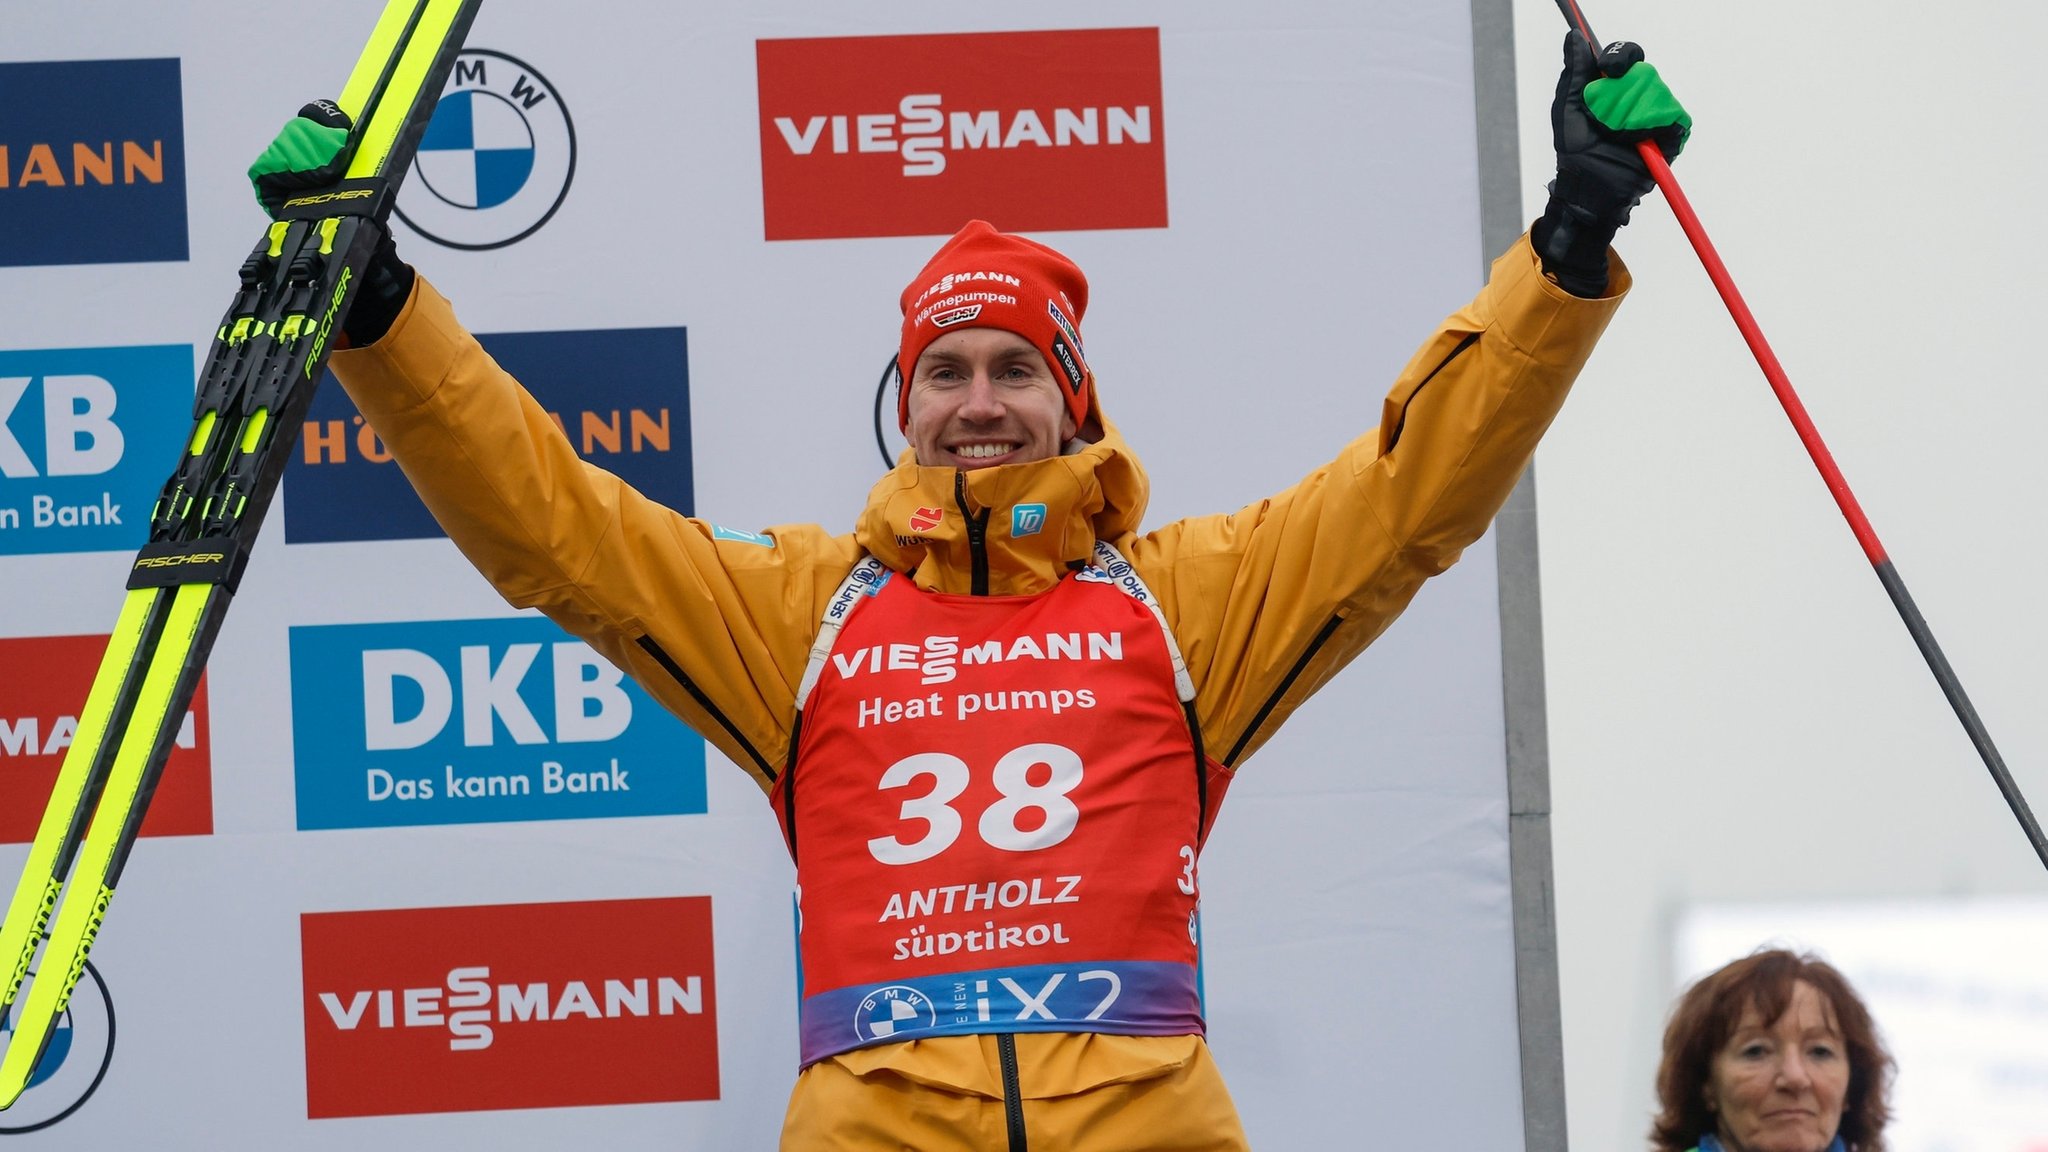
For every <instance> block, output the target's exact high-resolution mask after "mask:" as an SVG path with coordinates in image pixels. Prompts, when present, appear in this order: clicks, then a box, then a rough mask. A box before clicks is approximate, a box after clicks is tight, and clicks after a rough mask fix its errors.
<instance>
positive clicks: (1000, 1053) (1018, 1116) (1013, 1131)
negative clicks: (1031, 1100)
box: [996, 1032, 1031, 1152]
mask: <svg viewBox="0 0 2048 1152" xmlns="http://www.w3.org/2000/svg"><path fill="white" fill-rule="evenodd" d="M996 1056H997V1058H998V1059H1000V1060H1001V1061H1002V1064H1003V1118H1004V1119H1005V1120H1006V1121H1008V1123H1009V1127H1010V1152H1030V1148H1031V1143H1030V1139H1029V1137H1027V1136H1025V1134H1024V1099H1023V1089H1022V1088H1020V1087H1018V1084H1017V1038H1016V1037H1015V1036H1013V1035H1011V1034H1010V1033H1008V1032H1002V1033H998V1034H997V1036H996Z"/></svg>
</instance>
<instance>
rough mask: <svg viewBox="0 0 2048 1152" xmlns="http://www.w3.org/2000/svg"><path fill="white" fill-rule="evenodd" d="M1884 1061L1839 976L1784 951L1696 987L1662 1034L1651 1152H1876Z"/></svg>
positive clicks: (1887, 1078) (1747, 961) (1746, 960)
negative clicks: (1661, 1052) (1661, 1054)
mask: <svg viewBox="0 0 2048 1152" xmlns="http://www.w3.org/2000/svg"><path fill="white" fill-rule="evenodd" d="M1892 1067H1893V1065H1892V1058H1891V1054H1890V1053H1888V1052H1886V1051H1885V1049H1884V1045H1883V1043H1882V1042H1880V1041H1879V1040H1878V1037H1877V1029H1876V1027H1875V1026H1874V1025H1873V1024H1872V1023H1871V1020H1870V1012H1869V1010H1868V1009H1866V1008H1865V1007H1864V1006H1863V1001H1862V1000H1861V999H1859V998H1858V997H1857V995H1856V992H1855V990H1854V989H1852V988H1850V987H1849V982H1848V981H1847V980H1844V979H1843V978H1842V974H1841V973H1840V972H1837V971H1835V969H1834V968H1833V967H1832V966H1830V965H1829V964H1827V963H1826V962H1825V961H1823V960H1820V959H1819V958H1817V957H1815V956H1812V955H1810V954H1805V953H1793V952H1788V951H1785V950H1783V949H1769V950H1762V951H1758V952H1755V953H1753V954H1751V955H1749V956H1745V957H1743V958H1742V959H1740V960H1737V961H1734V962H1733V963H1730V964H1727V965H1725V966H1723V967H1722V968H1720V969H1719V970H1717V971H1715V972H1713V973H1711V974H1709V975H1707V976H1706V977H1704V978H1702V979H1701V980H1700V981H1699V983H1697V984H1694V985H1693V986H1692V987H1691V988H1690V989H1688V990H1687V991H1686V993H1685V996H1684V997H1683V998H1681V999H1680V1000H1679V1002H1678V1007H1677V1009H1676V1010H1674V1011H1673V1012H1672V1014H1671V1023H1670V1025H1669V1026H1667V1027H1666V1028H1665V1029H1664V1060H1663V1063H1662V1064H1661V1065H1659V1067H1658V1069H1657V1102H1658V1105H1659V1107H1660V1108H1661V1111H1660V1112H1659V1113H1658V1115H1657V1120H1656V1123H1655V1124H1653V1125H1652V1126H1651V1128H1650V1146H1651V1147H1652V1148H1653V1149H1655V1150H1656V1152H1688V1150H1696V1152H1884V1147H1885V1145H1884V1125H1885V1121H1886V1120H1887V1119H1889V1118H1890V1109H1889V1108H1888V1107H1887V1105H1886V1103H1885V1096H1886V1092H1887V1090H1888V1089H1889V1087H1890V1084H1891V1075H1892Z"/></svg>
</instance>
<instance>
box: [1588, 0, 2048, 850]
mask: <svg viewBox="0 0 2048 1152" xmlns="http://www.w3.org/2000/svg"><path fill="white" fill-rule="evenodd" d="M1557 7H1558V10H1559V11H1561V12H1563V13H1564V18H1565V19H1566V20H1567V21H1569V22H1570V23H1571V25H1572V27H1574V28H1576V29H1578V31H1579V35H1581V36H1583V37H1585V38H1586V45H1587V47H1589V48H1590V49H1592V51H1593V53H1594V55H1595V57H1597V56H1598V55H1599V52H1600V41H1599V40H1598V39H1597V38H1595V37H1594V35H1593V27H1592V25H1591V24H1589V23H1587V21H1586V14H1585V13H1584V12H1583V11H1581V10H1580V9H1579V5H1578V3H1577V0H1557ZM1636 147H1637V149H1638V150H1639V151H1640V152H1641V153H1642V156H1643V163H1644V164H1646V165H1647V166H1648V167H1649V169H1650V175H1651V176H1652V177H1654V178H1655V179H1656V181H1657V187H1658V188H1659V189H1662V190H1663V193H1664V200H1665V203H1667V204H1669V205H1670V206H1671V213H1672V215H1674V216H1676V217H1678V224H1679V226H1680V227H1681V228H1684V229H1685V238H1686V239H1687V240H1690V241H1692V247H1693V251H1695V252H1697V253H1699V257H1700V263H1701V264H1702V265H1704V266H1705V267H1706V270H1707V277H1708V279H1711V280H1712V281H1713V282H1714V288H1715V290H1716V291H1718V292H1720V294H1721V302H1722V303H1723V304H1726V305H1727V306H1728V314H1729V315H1730V316H1732V317H1734V319H1735V327H1736V328H1737V329H1739V330H1740V331H1741V332H1742V339H1743V341H1744V342H1745V343H1747V344H1748V345H1749V350H1750V352H1751V354H1753V355H1754V356H1755V357H1756V362H1757V366H1758V367H1760V368H1762V369H1763V373H1764V379H1766V380H1768V381H1770V385H1771V391H1772V392H1774V393H1776V394H1777V397H1778V403H1779V404H1780V405H1781V406H1783V407H1784V409H1785V415H1786V416H1788V417H1790V418H1791V420H1792V427H1793V429H1794V430H1796V431H1797V432H1798V433H1799V442H1800V443H1801V444H1804V445H1805V446H1806V454H1807V455H1808V456H1811V457H1812V458H1813V464H1814V467H1816V468H1818V469H1820V474H1821V478H1822V479H1823V480H1825V481H1826V482H1827V486H1828V491H1829V492H1830V493H1832V494H1833V495H1834V498H1835V504H1836V505H1837V506H1839V507H1840V508H1841V510H1842V515H1843V517H1844V518H1846V519H1847V520H1848V521H1849V530H1850V531H1851V532H1854V533H1855V534H1856V542H1857V543H1858V544H1860V545H1861V546H1862V548H1863V554H1864V555H1865V556H1867V557H1869V559H1870V565H1871V567H1872V568H1874V569H1875V570H1876V571H1877V578H1878V581H1879V582H1880V583H1882V584H1883V585H1884V590H1885V593H1886V594H1887V595H1889V596H1890V597H1891V598H1892V606H1893V607H1895V608H1897V609H1898V612H1899V618H1900V619H1901V620H1903V621H1904V622H1905V625H1906V631H1908V632H1910V633H1912V635H1913V643H1914V644H1916V645H1918V646H1919V648H1920V655H1921V656H1922V657H1924V658H1925V659H1926V661H1927V667H1928V668H1929V669H1930V670H1932V671H1933V673H1934V679H1935V680H1936V681H1937V682H1939V683H1940V685H1941V691H1942V694H1943V695H1945V696H1947V697H1948V702H1949V706H1950V707H1952V708H1954V709H1955V712H1956V719H1958V720H1960V721H1962V724H1963V731H1965V732H1967V733H1969V736H1970V743H1972V744H1974V745H1976V746H1977V754H1978V755H1979V756H1981V757H1983V758H1984V767H1986V768H1987V769H1989V770H1990V771H1991V779H1992V781H1993V782H1994V783H1996V784H1997V785H1998V790H1999V792H2000V793H2002V794H2003V795H2004V796H2005V802H2006V804H2007V806H2009V807H2010V808H2011V809H2012V814H2013V816H2014V817H2016V818H2017V819H2018V820H2019V822H2020V830H2021V831H2022V832H2024V833H2026V836H2027V841H2028V842H2029V843H2031V844H2032V845H2033V846H2034V854H2035V855H2036V856H2039V857H2040V858H2041V864H2042V866H2043V867H2048V837H2044V836H2043V835H2042V834H2041V825H2040V823H2039V822H2037V821H2036V820H2035V819H2034V813H2033V812H2032V811H2031V810H2030V809H2029V808H2028V807H2027V800H2026V797H2025V796H2022V795H2021V794H2020V789H2019V785H2018V784H2017V783H2015V782H2014V781H2013V778H2012V773H2011V772H2009V771H2007V770H2006V767H2005V758H2004V757H2002V756H2000V755H1999V754H1998V747H1997V746H1996V745H1994V744H1993V743H1992V742H1991V733H1990V732H1988V731H1986V730H1985V728H1984V722H1983V721H1982V720H1980V719H1978V717H1977V709H1976V708H1975V707H1974V706H1973V705H1972V704H1971V703H1970V697H1969V695H1968V694H1967V693H1965V692H1964V691H1963V685H1962V681H1960V680H1958V679H1956V674H1955V670H1954V669H1952V668H1950V667H1949V664H1948V658H1947V657H1945V656H1943V655H1942V654H1941V645H1940V644H1938V643H1936V642H1935V639H1934V632H1933V631H1932V630H1931V629H1929V628H1928V627H1927V621H1926V619H1925V618H1923V617H1922V616H1921V615H1920V609H1919V607H1918V606H1917V605H1916V604H1914V603H1913V596H1912V593H1910V592H1908V591H1906V584H1905V581H1903V580H1901V579H1900V578H1899V573H1898V570H1897V569H1896V568H1894V567H1893V566H1892V562H1891V558H1890V557H1889V556H1887V555H1886V554H1885V550H1884V545H1883V544H1881V543H1879V542H1878V539H1877V533H1876V532H1875V531H1874V530H1873V529H1872V528H1871V527H1870V520H1869V519H1868V518H1867V517H1865V516H1864V515H1863V508H1862V506H1861V505H1859V504H1858V503H1857V502H1856V494H1855V493H1854V492H1851V491H1850V490H1849V482H1848V481H1847V480H1846V479H1844V478H1843V477H1842V470H1841V469H1840V468H1837V467H1836V466H1835V458H1834V455H1833V454H1832V453H1830V452H1829V451H1828V446H1827V445H1826V444H1825V443H1823V442H1822V441H1821V438H1820V430H1819V429H1817V428H1815V427H1814V425H1813V419H1812V417H1810V416H1808V415H1807V414H1806V405H1804V404H1802V403H1800V401H1799V394H1798V393H1797V392H1794V391H1793V390H1792V381H1791V380H1790V379H1788V378H1787V377H1786V375H1785V369H1784V368H1783V367H1782V366H1780V365H1779V363H1778V357H1777V354H1776V353H1774V352H1772V351H1771V346H1770V343H1769V342H1768V341H1766V340H1765V339H1764V334H1763V329H1761V328H1759V327H1758V326H1757V322H1756V317H1755V316H1753V315H1751V314H1750V311H1749V305H1748V304H1746V303H1744V302H1743V299H1742V293H1741V292H1740V291H1738V290H1737V289H1736V287H1735V281H1734V279H1732V278H1731V277H1730V276H1729V275H1728V268H1727V266H1726V265H1725V264H1723V263H1721V256H1720V254H1719V253H1718V252H1716V251H1715V250H1714V242H1713V241H1712V240H1709V239H1708V238H1707V230H1706V228H1705V227H1704V226H1703V225H1701V224H1700V218H1699V216H1698V215H1697V214H1696V213H1694V212H1693V210H1692V203H1691V202H1690V201H1688V200H1687V199H1686V198H1685V190H1684V189H1682V188H1680V187H1679V186H1678V178H1677V177H1675V176H1673V175H1672V174H1671V165H1670V164H1668V163H1666V162H1665V160H1664V153H1663V152H1662V150H1660V149H1659V148H1658V147H1657V144H1656V142H1655V141H1652V140H1643V141H1640V142H1639V143H1638V144H1637V145H1636Z"/></svg>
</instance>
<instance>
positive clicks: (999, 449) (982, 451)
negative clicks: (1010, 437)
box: [953, 444, 1017, 460]
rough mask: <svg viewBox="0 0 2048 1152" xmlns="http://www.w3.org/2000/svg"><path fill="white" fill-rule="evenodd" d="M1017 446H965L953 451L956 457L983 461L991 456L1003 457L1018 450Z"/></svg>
mask: <svg viewBox="0 0 2048 1152" xmlns="http://www.w3.org/2000/svg"><path fill="white" fill-rule="evenodd" d="M1016 447H1017V446H1016V445H1015V444H963V445H961V446H960V447H958V448H955V449H953V454H954V455H955V456H962V457H965V458H967V459H969V460H981V459H985V458H987V457H990V456H1001V455H1004V454H1005V453H1008V452H1013V451H1015V450H1016Z"/></svg>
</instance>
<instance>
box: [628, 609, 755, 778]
mask: <svg viewBox="0 0 2048 1152" xmlns="http://www.w3.org/2000/svg"><path fill="white" fill-rule="evenodd" d="M639 644H640V647H641V649H642V650H643V651H645V652H646V653H647V654H648V655H649V656H652V657H654V660H655V663H657V664H660V665H661V666H662V667H663V668H665V669H667V670H668V674H669V675H671V676H673V677H675V679H676V683H678V684H681V685H682V686H683V691H685V692H688V693H689V694H690V699H692V700H695V701H696V702H697V707H699V708H702V709H703V710H704V711H706V712H708V713H710V714H711V718H712V719H713V720H716V721H718V726H719V727H720V728H723V729H725V734H726V735H728V736H730V737H732V739H733V743H735V744H738V745H739V746H740V747H741V748H743V749H745V750H746V753H747V758H748V759H750V760H752V761H753V762H754V766H755V767H756V768H759V769H760V770H761V775H762V776H764V777H766V778H767V780H768V782H769V783H771V784H772V783H774V782H775V769H774V768H772V767H770V766H769V764H768V761H767V760H766V759H764V758H763V757H762V755H761V754H760V753H759V752H756V751H755V750H754V746H753V745H752V744H749V743H748V742H747V738H746V737H745V736H742V735H740V730H739V729H738V728H737V727H735V726H734V725H733V722H732V721H731V720H730V719H727V718H726V715H725V713H723V712H720V711H719V710H718V706H717V705H716V704H713V703H712V702H711V698H710V697H709V696H706V695H704V690H703V689H701V688H699V687H697V685H696V684H695V683H693V682H692V681H691V680H690V678H689V677H688V676H685V675H684V674H683V669H682V666H681V665H679V664H677V663H676V662H675V659H674V658H673V657H671V656H670V655H669V654H668V653H667V652H664V651H662V649H661V645H659V644H656V643H655V642H654V637H652V636H642V637H641V638H640V640H639Z"/></svg>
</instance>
